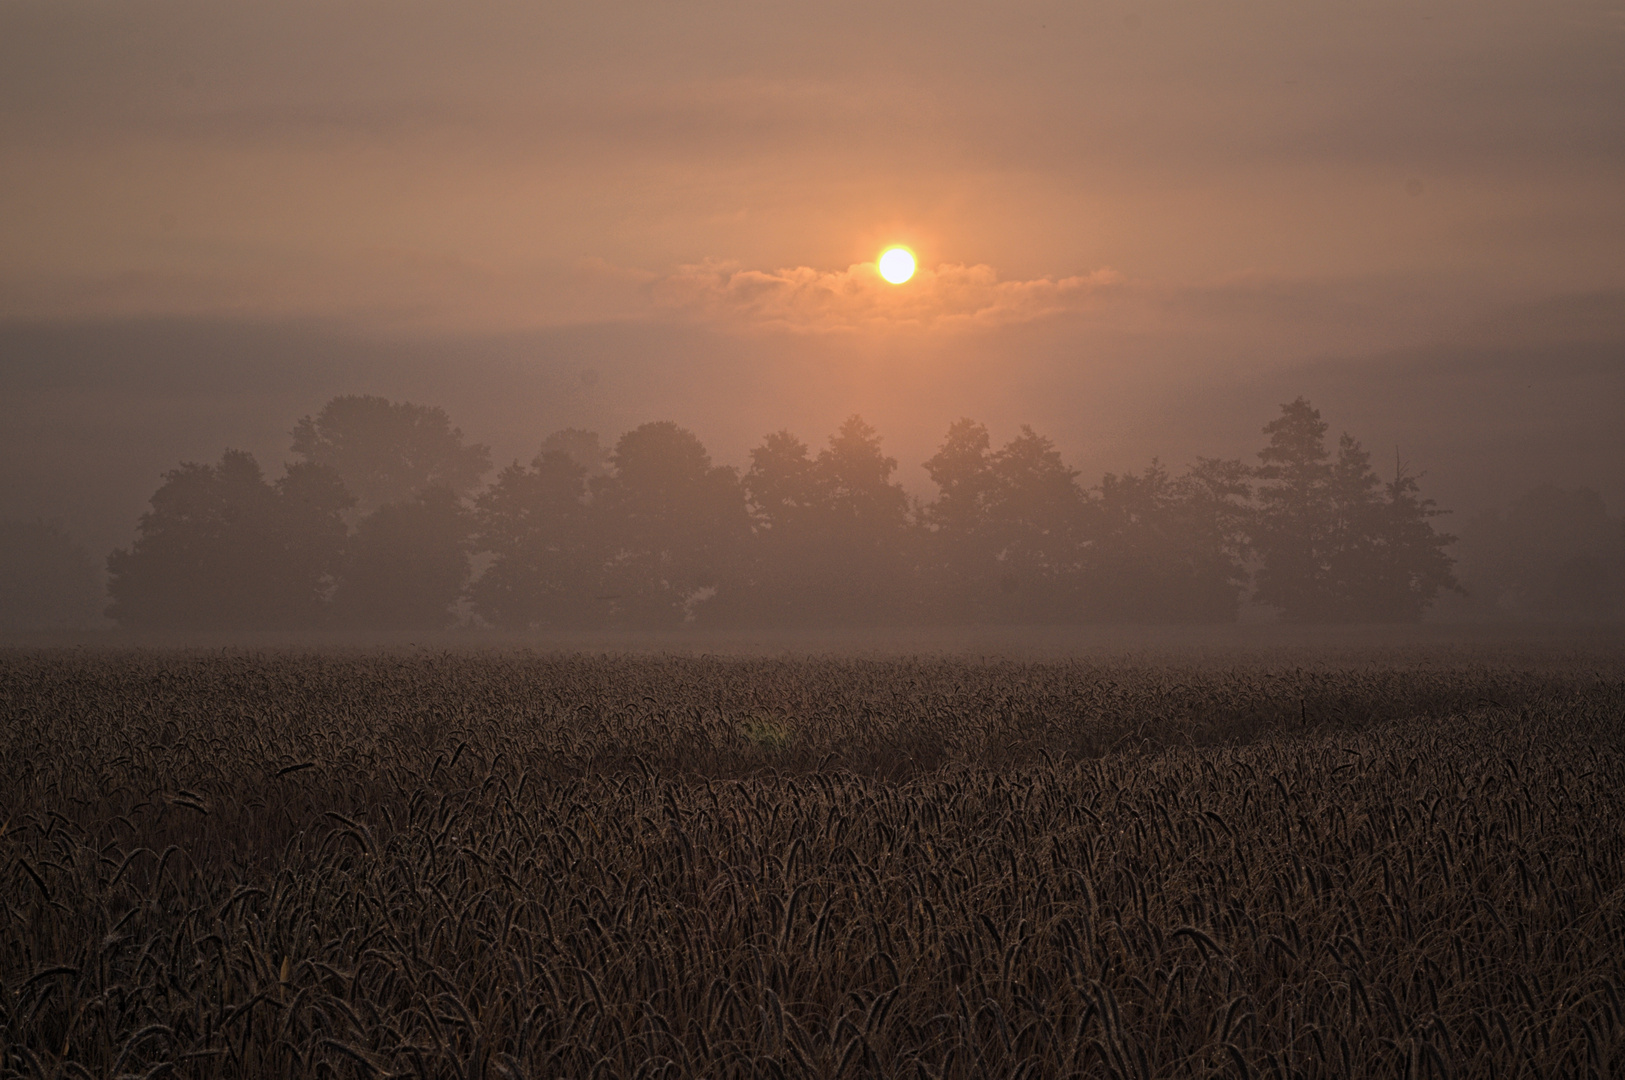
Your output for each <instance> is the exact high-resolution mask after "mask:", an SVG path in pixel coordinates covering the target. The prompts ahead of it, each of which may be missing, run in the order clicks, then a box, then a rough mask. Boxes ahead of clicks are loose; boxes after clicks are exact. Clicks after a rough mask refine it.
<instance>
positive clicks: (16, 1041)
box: [0, 650, 1625, 1078]
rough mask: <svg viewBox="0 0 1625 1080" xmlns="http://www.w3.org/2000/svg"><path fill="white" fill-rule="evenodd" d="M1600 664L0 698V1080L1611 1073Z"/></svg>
mask: <svg viewBox="0 0 1625 1080" xmlns="http://www.w3.org/2000/svg"><path fill="white" fill-rule="evenodd" d="M1622 717H1625V665H1622V664H1617V663H1616V664H1608V663H1602V662H1598V663H1591V664H1569V665H1561V664H1560V665H1540V664H1529V665H1525V666H1521V667H1520V666H1518V665H1516V664H1508V663H1505V662H1497V663H1496V664H1494V665H1493V666H1491V665H1482V664H1474V663H1471V662H1467V661H1464V660H1462V659H1461V658H1460V657H1447V658H1444V659H1434V660H1428V659H1426V658H1422V659H1419V660H1417V661H1415V662H1406V663H1399V662H1388V663H1381V664H1376V663H1364V664H1362V663H1330V662H1328V663H1322V664H1301V663H1294V664H1290V665H1289V664H1286V663H1280V662H1272V661H1270V660H1269V659H1268V658H1258V659H1254V660H1250V661H1245V662H1244V661H1237V662H1233V663H1232V662H1223V663H1205V664H1194V663H1193V664H1179V663H1172V662H1169V663H1137V662H1131V661H1127V660H1121V661H1110V662H1082V661H1062V660H1052V661H1042V662H1016V661H997V660H964V659H952V658H902V657H894V658H886V659H873V658H871V659H861V658H836V657H824V658H776V659H764V658H755V659H737V658H736V659H727V658H707V657H685V656H614V655H603V656H572V655H528V654H523V653H515V652H507V653H488V654H453V653H444V654H406V653H390V652H372V653H367V652H361V651H355V652H350V653H340V652H327V653H323V652H300V651H294V650H287V651H260V652H252V651H239V652H231V651H226V652H220V651H215V652H212V653H211V652H204V651H125V652H93V651H72V650H59V651H23V650H17V651H12V652H8V653H4V654H0V823H3V832H0V901H3V903H4V905H5V912H4V925H3V927H0V1072H3V1073H4V1075H7V1076H38V1077H62V1078H66V1077H87V1076H88V1077H118V1076H173V1077H200V1078H201V1077H280V1076H287V1077H304V1076H337V1077H380V1076H402V1077H413V1076H422V1077H466V1078H472V1077H503V1076H510V1077H583V1078H585V1077H657V1076H658V1077H708V1078H710V1077H715V1078H722V1077H781V1076H783V1077H825V1078H833V1077H867V1076H884V1077H894V1076H895V1077H965V1078H970V1077H1065V1076H1079V1077H1123V1078H1127V1077H1134V1078H1152V1077H1208V1076H1237V1077H1279V1078H1286V1077H1378V1076H1393V1077H1412V1076H1415V1077H1425V1076H1433V1077H1478V1076H1483V1077H1586V1076H1595V1077H1609V1076H1617V1075H1622V1074H1625V859H1622V856H1625V850H1622V848H1625V845H1622V841H1625V756H1622V749H1625V743H1622V736H1621V720H1622Z"/></svg>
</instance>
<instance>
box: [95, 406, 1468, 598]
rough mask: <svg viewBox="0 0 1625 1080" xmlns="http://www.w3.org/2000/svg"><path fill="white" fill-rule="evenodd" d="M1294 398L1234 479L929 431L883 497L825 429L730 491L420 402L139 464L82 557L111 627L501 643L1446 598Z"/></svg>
mask: <svg viewBox="0 0 1625 1080" xmlns="http://www.w3.org/2000/svg"><path fill="white" fill-rule="evenodd" d="M1326 433H1327V424H1326V423H1325V421H1323V420H1322V419H1321V417H1320V413H1319V412H1318V411H1317V410H1316V409H1314V408H1313V407H1312V406H1311V405H1310V403H1309V402H1308V401H1306V400H1304V399H1302V398H1300V399H1298V400H1297V401H1294V402H1292V403H1290V404H1287V405H1284V406H1282V408H1281V413H1280V415H1279V416H1278V417H1276V418H1275V419H1274V420H1273V421H1272V422H1271V423H1269V424H1268V425H1267V426H1266V427H1265V428H1264V430H1263V434H1264V435H1265V436H1266V442H1265V444H1264V446H1263V447H1262V448H1261V449H1260V451H1259V452H1258V455H1257V456H1258V462H1257V464H1252V465H1250V464H1247V463H1245V462H1243V461H1240V460H1218V459H1208V458H1203V459H1199V460H1198V461H1197V462H1196V463H1195V464H1194V465H1192V466H1190V467H1189V468H1187V469H1186V470H1184V471H1183V472H1181V473H1178V474H1175V473H1174V472H1172V471H1170V470H1169V469H1167V468H1166V467H1164V466H1163V465H1161V464H1160V463H1158V462H1155V461H1153V462H1152V463H1151V464H1150V465H1149V466H1148V467H1146V468H1145V469H1144V470H1143V471H1142V472H1139V473H1127V474H1124V475H1116V474H1110V473H1109V474H1107V475H1105V476H1104V477H1103V478H1102V479H1101V481H1100V482H1099V483H1098V484H1096V485H1094V486H1092V487H1087V488H1086V487H1085V486H1083V485H1082V484H1081V483H1080V482H1079V473H1078V471H1077V470H1075V469H1073V468H1071V467H1069V466H1068V465H1067V464H1066V463H1065V462H1064V461H1063V460H1062V459H1061V456H1060V454H1059V453H1058V452H1057V451H1056V449H1055V447H1054V444H1053V443H1052V442H1051V441H1050V440H1049V439H1048V438H1045V437H1044V436H1042V435H1039V434H1038V433H1036V432H1034V431H1033V430H1032V429H1031V428H1029V427H1023V428H1022V429H1021V432H1020V433H1019V434H1018V435H1017V436H1016V437H1015V438H1014V439H1011V440H1010V441H1009V442H1007V443H1005V444H1004V445H1002V446H995V445H994V443H993V441H992V439H991V437H990V435H989V432H988V430H987V428H986V427H985V426H984V425H982V424H980V423H978V422H976V421H974V420H970V419H961V420H958V421H956V422H955V423H953V424H952V425H951V426H950V427H949V429H948V431H947V433H946V436H945V438H944V440H943V442H942V444H941V446H940V447H938V449H937V451H936V453H935V454H933V455H932V457H930V458H929V459H928V460H927V461H926V462H925V470H926V472H927V473H928V475H929V476H930V479H931V481H932V483H933V484H934V485H935V487H936V493H935V496H934V497H933V498H931V499H929V500H918V499H913V498H911V497H910V496H909V495H908V494H907V493H906V492H905V490H904V488H903V486H902V485H901V484H900V483H899V482H898V480H897V479H896V472H897V461H896V460H895V459H894V458H892V457H889V456H888V455H887V454H886V453H885V452H884V449H883V446H882V440H881V437H880V435H879V433H878V432H876V431H875V430H874V428H872V427H871V426H869V425H868V424H867V423H865V422H864V421H863V420H862V419H861V418H859V417H857V416H853V417H851V418H850V419H848V420H847V421H846V422H845V423H843V424H842V425H841V426H840V428H839V430H837V431H836V432H835V433H834V434H833V435H831V436H830V437H829V438H828V439H827V440H826V443H825V445H823V446H822V447H819V448H818V449H817V450H816V451H815V450H814V448H813V447H811V446H809V445H808V444H807V443H805V442H803V441H801V440H800V439H798V438H797V437H796V436H794V435H792V434H791V433H789V432H787V431H779V432H775V433H773V434H770V435H768V436H766V437H765V439H764V440H763V442H762V444H761V445H760V446H758V447H756V448H755V449H753V450H752V451H751V452H750V465H749V467H748V468H747V469H745V470H743V471H742V472H741V471H740V470H737V469H734V468H731V467H727V466H721V465H717V464H715V463H714V462H713V461H712V459H711V456H710V454H709V453H708V452H707V450H706V448H705V446H704V445H703V444H702V443H701V442H700V440H699V439H698V438H697V437H696V436H695V435H694V434H693V433H692V432H690V431H687V430H686V429H684V428H682V427H680V426H678V425H677V424H675V423H672V422H670V421H656V422H652V423H647V424H644V425H642V426H640V427H638V428H635V429H634V430H632V431H629V432H627V433H625V434H624V435H622V436H621V437H620V438H619V439H618V440H617V441H616V442H615V444H614V446H613V447H609V448H605V447H603V446H602V445H601V444H600V441H599V438H598V436H597V435H596V434H594V433H591V432H587V431H581V430H576V429H570V430H565V431H560V432H557V433H555V434H553V435H551V436H549V437H547V438H546V439H545V440H544V441H543V442H542V444H541V449H540V451H539V452H538V453H537V455H536V456H535V457H534V458H533V459H532V460H531V461H530V462H528V463H521V462H518V461H515V462H513V463H512V464H509V465H508V466H506V467H504V468H502V469H500V470H499V471H497V472H496V475H495V476H494V478H492V479H491V480H490V481H489V482H488V483H482V481H483V480H484V478H485V477H486V476H487V475H488V474H489V473H490V472H491V459H490V451H489V449H488V448H487V447H485V446H483V445H480V444H477V443H471V442H469V441H468V440H466V439H465V437H464V436H463V434H462V432H461V431H460V430H458V429H457V428H455V427H453V426H452V425H451V422H450V419H449V418H448V416H447V415H446V413H445V411H444V410H442V409H439V408H434V407H429V406H422V405H416V404H411V403H401V402H390V401H388V400H386V399H384V398H380V397H370V396H368V397H363V396H347V397H339V398H335V399H333V400H332V401H330V402H328V403H327V405H326V406H325V407H323V409H322V410H321V411H320V412H319V413H317V414H316V415H314V416H308V417H305V418H304V419H302V420H300V421H299V423H298V424H297V425H296V427H295V428H294V430H293V441H292V444H291V450H292V452H293V455H294V460H293V461H292V462H291V463H290V464H288V465H287V466H286V467H285V468H284V471H283V473H282V475H281V476H279V477H276V478H275V479H274V480H273V479H271V478H270V477H268V476H267V475H266V474H265V472H264V470H263V469H262V468H261V467H260V466H259V464H258V463H257V462H256V461H255V460H254V458H253V457H252V456H251V455H249V454H247V453H244V452H242V451H237V450H228V451H226V452H225V454H224V455H223V456H222V457H221V459H220V460H219V461H218V462H217V463H214V464H197V463H188V464H183V465H181V466H180V467H178V468H176V469H174V470H172V471H171V472H169V473H167V474H166V475H165V477H164V481H163V484H162V485H161V486H160V487H159V489H158V490H157V491H156V492H155V493H154V495H153V496H152V500H151V507H150V509H149V510H148V511H147V512H146V513H145V514H143V515H142V517H141V520H140V522H139V525H138V529H137V536H136V539H135V542H134V543H133V544H132V545H131V546H130V547H129V548H125V549H120V550H118V551H115V552H113V553H112V555H111V556H109V558H108V572H109V582H108V589H109V593H110V595H111V597H112V604H111V606H110V607H109V608H108V609H107V614H108V615H109V616H110V617H111V618H113V619H114V620H116V621H117V622H118V623H120V624H121V625H124V626H128V627H143V628H171V629H178V628H186V629H248V628H255V629H281V630H303V629H310V628H399V629H406V628H411V629H418V628H434V627H443V626H446V625H449V624H450V623H451V622H453V621H454V620H456V619H458V618H468V617H472V618H474V619H477V620H480V621H483V622H484V623H487V624H490V625H493V626H496V627H501V628H506V629H516V630H517V629H525V628H533V627H559V628H594V627H648V628H658V627H673V626H680V625H683V624H688V623H697V624H704V625H781V626H782V625H823V626H841V625H857V624H876V623H881V624H887V623H906V622H975V623H1067V622H1091V621H1136V622H1223V621H1227V620H1233V619H1235V618H1236V616H1237V613H1238V611H1239V610H1240V608H1241V606H1242V604H1243V602H1244V600H1245V599H1246V598H1247V597H1248V596H1249V595H1251V596H1252V598H1253V600H1254V601H1256V602H1258V603H1261V604H1264V605H1268V606H1269V607H1271V608H1274V609H1275V610H1276V611H1278V612H1279V613H1280V615H1281V616H1282V617H1283V618H1286V619H1290V620H1297V621H1306V622H1311V621H1379V622H1382V621H1386V622H1394V621H1414V620H1416V619H1419V618H1420V617H1421V615H1422V613H1423V612H1424V610H1426V609H1427V607H1428V606H1429V605H1430V604H1431V603H1433V602H1434V601H1435V600H1437V599H1438V598H1439V597H1440V596H1441V594H1444V593H1446V592H1449V591H1452V590H1458V589H1459V586H1458V584H1457V582H1456V579H1455V576H1454V574H1453V572H1452V562H1453V560H1452V559H1451V557H1450V556H1449V555H1448V554H1447V553H1446V550H1445V549H1446V548H1447V546H1448V545H1449V544H1450V543H1451V542H1452V540H1453V539H1454V538H1453V537H1451V536H1450V535H1448V534H1445V533H1442V532H1440V531H1438V530H1437V529H1436V528H1435V527H1434V524H1433V520H1432V519H1433V518H1434V517H1435V516H1437V515H1438V514H1439V513H1440V511H1439V510H1438V509H1437V508H1436V507H1435V506H1434V504H1433V502H1432V501H1431V500H1429V499H1426V498H1424V497H1422V495H1421V492H1420V489H1419V486H1418V483H1417V477H1416V476H1413V475H1411V474H1410V473H1409V472H1408V471H1407V470H1406V469H1405V468H1404V467H1403V466H1399V467H1396V470H1395V472H1394V473H1393V475H1392V478H1391V479H1387V480H1384V479H1382V478H1381V477H1379V475H1378V474H1377V472H1376V471H1375V469H1374V468H1373V466H1372V463H1371V459H1370V455H1369V454H1368V453H1367V452H1366V451H1365V450H1364V449H1363V448H1362V447H1361V446H1360V444H1359V443H1358V442H1356V441H1355V440H1354V439H1353V438H1351V437H1350V436H1348V435H1344V436H1343V437H1342V438H1341V439H1340V440H1339V442H1338V443H1337V445H1336V448H1335V449H1332V448H1330V447H1329V446H1328V445H1327V440H1326Z"/></svg>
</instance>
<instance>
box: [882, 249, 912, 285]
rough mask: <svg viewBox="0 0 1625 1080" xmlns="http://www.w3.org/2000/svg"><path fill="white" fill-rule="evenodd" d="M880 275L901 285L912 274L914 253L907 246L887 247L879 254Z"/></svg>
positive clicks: (894, 283)
mask: <svg viewBox="0 0 1625 1080" xmlns="http://www.w3.org/2000/svg"><path fill="white" fill-rule="evenodd" d="M879 266H880V276H881V277H883V278H885V279H886V280H887V281H889V282H891V283H892V284H893V285H901V284H902V283H903V282H905V281H907V280H908V279H909V278H911V277H913V276H914V253H913V252H912V251H910V250H909V249H908V248H902V247H894V248H887V249H886V250H885V251H884V252H882V253H881V255H880V263H879Z"/></svg>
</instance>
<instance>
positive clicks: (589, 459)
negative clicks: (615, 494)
mask: <svg viewBox="0 0 1625 1080" xmlns="http://www.w3.org/2000/svg"><path fill="white" fill-rule="evenodd" d="M554 452H557V453H561V454H564V455H566V456H567V457H569V459H570V460H571V461H573V462H575V463H576V464H577V465H579V466H581V469H582V471H583V472H584V473H585V474H586V475H587V476H589V477H593V476H605V475H607V474H608V473H609V466H610V461H609V451H608V450H606V449H604V447H603V446H602V445H601V444H600V443H599V441H598V432H596V431H586V430H584V429H582V428H565V429H563V430H562V431H555V432H554V433H553V434H551V435H549V436H548V437H547V438H545V439H543V440H542V448H541V450H540V451H539V452H538V454H537V456H538V457H541V456H543V455H546V454H550V453H554Z"/></svg>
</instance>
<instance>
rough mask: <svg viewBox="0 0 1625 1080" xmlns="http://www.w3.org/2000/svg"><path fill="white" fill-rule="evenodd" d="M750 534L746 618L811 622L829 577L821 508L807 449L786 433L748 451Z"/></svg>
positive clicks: (776, 434) (746, 485)
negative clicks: (747, 615) (750, 550)
mask: <svg viewBox="0 0 1625 1080" xmlns="http://www.w3.org/2000/svg"><path fill="white" fill-rule="evenodd" d="M742 483H743V487H744V491H745V498H746V503H747V506H748V508H749V512H750V519H751V526H752V528H753V530H754V537H753V543H752V545H751V547H752V553H753V556H754V558H753V559H752V560H751V565H750V570H749V588H750V592H751V596H750V599H749V605H750V615H751V617H752V618H754V619H757V620H761V621H766V622H769V623H773V624H777V625H785V624H795V623H801V622H809V621H816V619H817V618H819V617H820V613H821V609H822V605H823V601H824V597H823V594H822V590H823V589H824V587H825V580H826V578H827V577H828V576H829V571H828V568H827V567H826V566H825V565H824V562H825V558H826V555H827V552H826V551H825V550H824V544H825V539H826V538H825V536H824V527H825V521H824V517H825V512H824V511H825V508H824V505H823V496H822V491H821V489H820V487H819V483H818V477H817V473H816V469H815V466H814V462H813V458H812V455H811V453H810V452H809V450H808V448H807V444H806V443H804V442H802V441H801V440H800V439H798V438H796V437H795V436H794V435H792V434H790V433H789V432H788V431H776V432H774V433H772V434H771V435H768V436H767V437H766V439H765V440H764V441H763V443H762V445H761V446H758V447H757V448H756V449H754V450H752V451H751V452H750V468H749V469H748V470H747V471H746V472H745V475H744V477H743V481H742Z"/></svg>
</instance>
